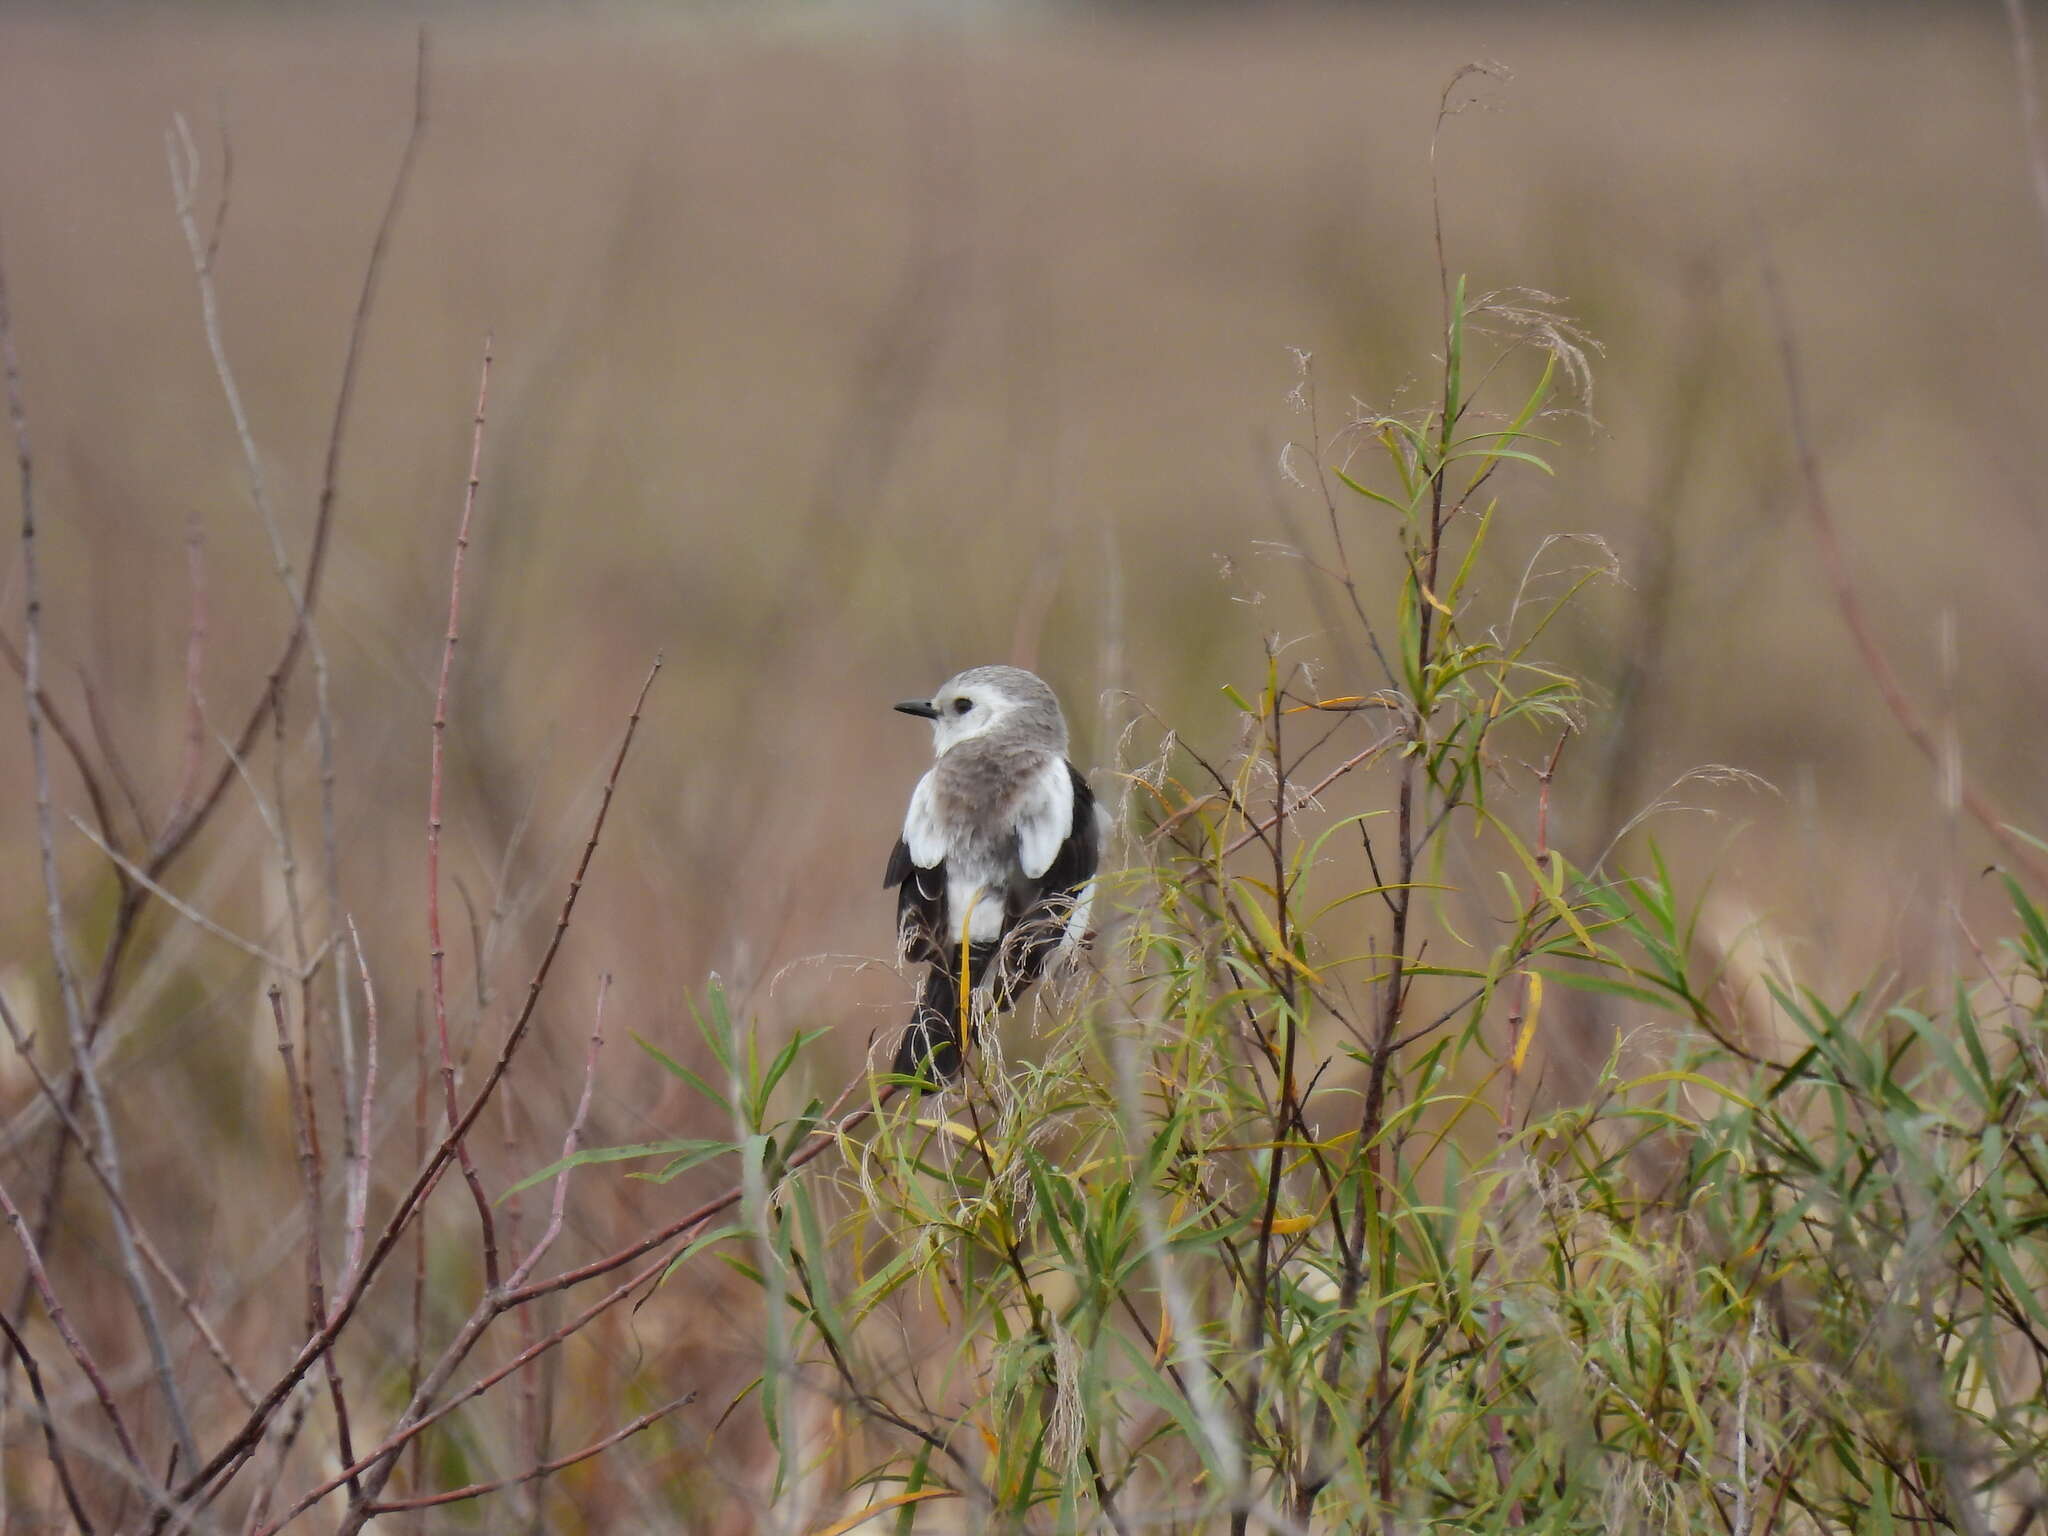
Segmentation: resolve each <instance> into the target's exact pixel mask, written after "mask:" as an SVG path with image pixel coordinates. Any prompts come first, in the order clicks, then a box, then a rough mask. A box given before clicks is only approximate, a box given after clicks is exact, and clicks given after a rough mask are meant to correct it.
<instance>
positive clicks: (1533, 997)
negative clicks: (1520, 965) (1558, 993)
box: [1508, 971, 1543, 1072]
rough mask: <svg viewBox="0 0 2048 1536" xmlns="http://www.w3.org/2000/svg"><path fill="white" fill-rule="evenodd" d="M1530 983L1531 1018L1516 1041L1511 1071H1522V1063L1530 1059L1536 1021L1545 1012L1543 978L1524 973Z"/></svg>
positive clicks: (1532, 973)
mask: <svg viewBox="0 0 2048 1536" xmlns="http://www.w3.org/2000/svg"><path fill="white" fill-rule="evenodd" d="M1523 974H1524V976H1525V978H1526V979H1527V981H1528V983H1529V1010H1528V1011H1529V1016H1528V1017H1527V1018H1525V1019H1524V1020H1522V1033H1521V1035H1520V1037H1519V1038H1518V1039H1517V1040H1516V1041H1515V1055H1514V1059H1513V1060H1512V1061H1511V1062H1509V1064H1508V1065H1509V1069H1510V1070H1512V1071H1515V1072H1519V1071H1521V1070H1522V1063H1523V1062H1525V1061H1527V1060H1528V1059H1529V1042H1530V1041H1532V1040H1534V1039H1535V1038H1536V1019H1537V1016H1538V1015H1539V1014H1541V1013H1542V1012H1543V978H1542V976H1541V975H1539V974H1538V973H1537V972H1535V971H1526V972H1524V973H1523Z"/></svg>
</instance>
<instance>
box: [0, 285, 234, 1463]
mask: <svg viewBox="0 0 2048 1536" xmlns="http://www.w3.org/2000/svg"><path fill="white" fill-rule="evenodd" d="M0 366H4V370H5V373H6V379H7V414H8V417H9V420H10V421H11V422H12V423H13V427H14V451H15V462H16V464H17V465H18V466H19V469H20V473H21V573H22V588H23V599H24V605H25V611H24V624H23V630H22V634H23V641H22V653H23V667H22V672H23V680H22V692H23V693H24V695H25V696H26V699H27V703H28V741H29V756H30V759H31V762H32V764H33V768H34V774H35V803H36V846H37V851H38V853H39V855H40V862H41V869H42V877H43V915H44V921H45V923H46V924H47V926H48V930H49V942H50V961H51V964H52V966H53V967H54V968H55V970H56V973H57V990H58V992H59V993H60V994H61V996H62V998H63V1002H64V1021H65V1027H66V1030H67V1032H68V1033H69V1035H70V1041H71V1053H72V1059H73V1061H75V1062H76V1063H77V1068H78V1075H79V1080H80V1082H81V1083H82V1084H83V1087H84V1091H85V1096H86V1100H87V1102H88V1103H89V1104H90V1106H91V1108H92V1114H93V1122H94V1124H93V1129H94V1132H95V1133H96V1134H97V1135H98V1137H99V1142H100V1146H99V1153H100V1159H101V1161H102V1162H103V1163H104V1164H105V1166H106V1172H107V1184H108V1188H109V1189H110V1190H112V1191H115V1192H119V1190H120V1188H121V1164H120V1154H119V1150H118V1148H117V1146H116V1143H115V1140H114V1124H113V1119H112V1116H111V1115H110V1114H109V1113H108V1111H107V1101H106V1097H105V1095H103V1094H102V1093H101V1092H100V1084H99V1075H98V1072H97V1071H96V1070H95V1068H94V1064H93V1056H92V1042H91V1038H90V1035H89V1033H88V1031H87V1029H86V1023H85V1009H84V1006H83V1004H82V1002H81V1001H80V998H79V995H78V980H77V977H76V975H75V974H74V973H73V971H72V968H71V942H70V938H69V936H68V934H67V933H66V931H65V924H64V892H63V885H62V882H61V881H60V880H59V878H58V875H57V849H56V831H55V825H56V816H55V813H54V811H53V809H52V807H51V798H50V757H49V748H48V746H47V744H46V743H45V742H44V740H43V704H42V699H43V679H42V656H43V624H42V613H43V608H42V584H41V576H40V570H39V566H38V561H37V558H36V500H35V467H34V461H33V459H32V457H31V455H30V453H29V439H28V414H27V411H26V409H25V408H24V406H23V404H22V394H21V366H20V363H19V362H18V361H17V359H16V357H15V353H14V330H13V325H12V317H11V315H10V314H9V310H8V303H7V282H6V276H5V274H4V273H0ZM110 1214H111V1216H112V1218H113V1227H114V1236H115V1239H116V1243H117V1246H118V1247H119V1249H120V1255H121V1273H122V1278H123V1279H124V1280H125V1281H126V1283H127V1286H128V1293H129V1296H130V1298H131V1299H132V1300H133V1302H134V1304H135V1315H136V1318H137V1320H138V1321H139V1322H140V1323H141V1325H142V1332H143V1336H144V1339H145V1340H146V1342H147V1344H148V1346H149V1354H150V1359H151V1363H152V1364H153V1365H154V1366H155V1368H156V1376H157V1384H158V1386H159V1387H160V1388H161V1389H162V1391H163V1397H164V1408H165V1412H166V1413H167V1415H168V1416H169V1418H170V1422H171V1430H172V1433H173V1434H174V1436H175V1437H176V1439H177V1443H178V1448H179V1451H180V1452H181V1453H182V1454H183V1455H184V1457H185V1459H186V1461H187V1462H188V1463H189V1462H193V1461H197V1460H198V1459H199V1452H198V1448H197V1447H196V1446H195V1445H194V1443H193V1440H192V1431H191V1428H190V1426H189V1425H187V1423H186V1422H185V1408H184V1404H183V1403H182V1402H181V1401H180V1399H179V1396H178V1384H177V1378H176V1377H175V1376H174V1375H173V1374H172V1371H171V1356H170V1351H169V1349H168V1348H167V1347H166V1346H165V1344H164V1337H163V1326H162V1324H161V1322H160V1321H159V1320H158V1318H157V1314H156V1301H155V1299H154V1298H153V1297H152V1296H151V1295H150V1290H149V1281H148V1280H147V1279H146V1278H144V1276H143V1273H142V1260H141V1258H140V1256H139V1255H138V1254H137V1253H136V1250H135V1239H134V1237H133V1235H132V1234H131V1233H130V1231H129V1228H128V1219H127V1217H126V1215H125V1214H124V1213H123V1211H122V1207H121V1204H120V1203H119V1202H118V1201H115V1202H112V1203H111V1211H110ZM10 1219H14V1218H13V1217H12V1216H10ZM22 1237H23V1241H24V1244H25V1245H26V1244H27V1238H28V1234H27V1232H26V1231H25V1230H24V1231H23V1233H22Z"/></svg>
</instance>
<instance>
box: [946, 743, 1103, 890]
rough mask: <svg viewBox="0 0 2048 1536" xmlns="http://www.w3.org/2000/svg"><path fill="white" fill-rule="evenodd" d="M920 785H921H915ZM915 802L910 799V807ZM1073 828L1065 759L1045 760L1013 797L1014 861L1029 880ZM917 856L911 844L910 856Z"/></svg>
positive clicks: (1056, 854) (1048, 861) (1070, 783)
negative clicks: (1014, 826)
mask: <svg viewBox="0 0 2048 1536" xmlns="http://www.w3.org/2000/svg"><path fill="white" fill-rule="evenodd" d="M919 787H920V788H922V786H919ZM915 807H916V802H915V800H914V799H913V801H912V809H913V811H914V810H915ZM1073 829H1074V779H1073V774H1072V772H1071V771H1070V770H1069V769H1068V767H1067V763H1066V759H1065V758H1062V757H1058V756H1054V757H1050V758H1048V759H1047V760H1046V764H1045V766H1044V767H1043V768H1041V769H1039V771H1038V772H1037V773H1036V774H1035V775H1033V776H1032V778H1031V780H1030V781H1029V782H1028V783H1027V784H1026V785H1025V786H1024V789H1023V792H1022V793H1021V794H1019V795H1018V797H1017V864H1018V867H1019V868H1021V869H1022V870H1023V871H1024V873H1025V874H1026V875H1029V876H1030V877H1031V878H1032V879H1033V880H1036V879H1037V878H1038V877H1039V876H1041V875H1043V874H1044V873H1045V872H1046V871H1047V870H1048V869H1051V868H1052V861H1053V860H1054V859H1056V858H1058V857H1059V852H1060V845H1061V844H1062V843H1064V842H1065V841H1066V840H1067V834H1068V833H1069V832H1071V831H1073ZM916 856H917V850H916V848H915V847H914V846H913V848H912V849H911V857H912V858H915V857H916Z"/></svg>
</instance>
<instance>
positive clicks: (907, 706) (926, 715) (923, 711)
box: [896, 699, 939, 720]
mask: <svg viewBox="0 0 2048 1536" xmlns="http://www.w3.org/2000/svg"><path fill="white" fill-rule="evenodd" d="M896 708H897V709H898V710H900V711H901V712H902V713H904V714H906V715H916V716H917V717H918V718H919V719H920V720H936V719H938V718H939V712H938V711H937V710H936V709H934V708H932V706H931V705H930V703H929V702H927V701H926V700H924V699H905V700H904V701H903V702H902V703H901V704H898V705H897V706H896Z"/></svg>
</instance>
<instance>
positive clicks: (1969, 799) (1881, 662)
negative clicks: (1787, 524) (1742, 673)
mask: <svg viewBox="0 0 2048 1536" xmlns="http://www.w3.org/2000/svg"><path fill="white" fill-rule="evenodd" d="M1764 291H1765V293H1766V294H1767V295H1768V296H1769V299H1770V305H1771V320H1772V323H1773V325H1774V327H1775V328H1776V330H1777V333H1778V354H1779V361H1780V363H1781V365H1782V366H1783V369H1784V373H1785V402H1786V418H1787V421H1788V423H1789V425H1790V426H1791V429H1792V443H1793V449H1794V452H1795V453H1796V454H1797V456H1798V460H1799V477H1800V479H1801V481H1802V482H1803V483H1804V486H1805V490H1806V509H1807V513H1808V515H1809V516H1810V517H1811V518H1812V520H1813V535H1814V543H1815V544H1816V545H1817V546H1818V548H1819V550H1820V559H1821V569H1822V572H1823V573H1824V574H1825V575H1826V577H1827V581H1828V586H1829V587H1830V588H1831V589H1832V590H1833V592H1834V595H1835V606H1836V607H1837V608H1839V609H1840V610H1841V614H1842V623H1843V624H1844V626H1846V627H1847V629H1848V631H1849V638H1850V639H1851V640H1853V641H1854V642H1855V644H1856V650H1857V654H1858V655H1859V656H1860V657H1861V658H1862V661H1863V669H1864V671H1866V672H1868V673H1869V674H1870V680H1871V681H1872V682H1874V683H1875V684H1877V690H1878V692H1879V693H1880V694H1882V695H1883V696H1884V702H1885V707H1886V708H1887V709H1889V710H1890V711H1891V713H1892V718H1893V719H1894V720H1896V721H1897V722H1898V724H1899V729H1901V730H1902V731H1904V732H1905V733H1906V736H1907V738H1908V739H1909V740H1911V741H1912V743H1913V745H1914V746H1915V747H1917V748H1919V749H1920V754H1921V755H1922V756H1923V757H1925V758H1926V759H1927V761H1928V763H1929V764H1930V765H1932V766H1933V767H1934V768H1935V769H1936V770H1937V771H1939V770H1940V769H1941V766H1942V750H1941V742H1940V741H1939V739H1937V737H1936V735H1935V733H1934V731H1933V729H1932V728H1931V727H1930V726H1929V725H1928V724H1927V722H1926V721H1925V720H1924V719H1922V718H1921V715H1920V711H1919V709H1918V708H1917V707H1915V705H1914V704H1913V701H1912V700H1911V699H1909V698H1908V697H1907V696H1906V690H1905V687H1904V685H1903V684H1901V683H1900V681H1899V675H1898V673H1897V672H1895V671H1893V670H1892V664H1891V658H1890V657H1888V656H1887V655H1886V654H1885V650H1884V646H1883V644H1882V643H1881V642H1880V641H1879V639H1878V637H1877V631H1876V629H1875V628H1874V627H1873V626H1872V625H1871V623H1870V618H1869V615H1868V614H1866V613H1865V612H1864V609H1863V598H1862V596H1861V594H1860V593H1859V592H1858V591H1857V589H1856V580H1855V577H1854V576H1852V575H1851V574H1850V571H1849V562H1848V559H1847V557H1846V556H1845V555H1844V554H1843V552H1842V542H1841V539H1840V537H1839V535H1838V534H1837V533H1836V531H1835V519H1834V514H1833V512H1831V511H1830V510H1829V507H1828V499H1827V490H1826V487H1825V486H1824V485H1823V484H1822V481H1821V473H1820V461H1819V459H1818V458H1817V457H1816V456H1815V454H1814V451H1813V441H1812V437H1811V435H1810V434H1809V431H1808V427H1807V417H1806V391H1805V387H1804V385H1803V383H1802V382H1801V379H1800V373H1799V349H1798V346H1797V344H1796V343H1795V341H1794V338H1793V335H1792V318H1791V312H1790V310H1789V309H1788V308H1787V306H1786V302H1785V294H1784V288H1783V285H1782V284H1781V283H1780V281H1779V278H1778V269H1777V267H1776V265H1775V264H1774V263H1773V262H1771V261H1770V260H1769V258H1768V257H1766V259H1765V261H1764ZM1956 788H1957V789H1958V791H1959V793H1960V797H1961V800H1962V806H1963V809H1964V810H1966V811H1968V812H1969V813H1970V817H1971V819H1972V820H1974V821H1975V822H1976V823H1977V825H1979V826H1980V827H1982V828H1983V829H1984V830H1985V831H1986V832H1988V833H1990V834H1991V837H1992V838H1993V840H1994V841H1996V842H1997V844H1998V846H1999V847H2001V848H2003V849H2004V850H2005V852H2006V853H2007V855H2008V856H2010V857H2011V859H2012V860H2013V862H2014V863H2016V864H2018V865H2019V866H2020V867H2021V868H2023V869H2025V870H2026V871H2027V873H2028V874H2029V875H2031V876H2032V877H2033V878H2034V879H2035V880H2036V881H2038V882H2039V883H2041V884H2042V885H2048V859H2043V858H2042V857H2041V855H2040V854H2038V853H2036V852H2035V851H2034V850H2033V849H2032V848H2031V847H2029V846H2028V845H2027V844H2026V843H2025V842H2024V841H2022V840H2021V839H2020V838H2018V837H2015V836H2014V835H2013V833H2012V829H2011V827H2010V826H2009V825H2008V822H2007V819H2006V817H2005V816H2004V815H2003V814H2001V813H2000V812H1999V810H1998V809H1997V807H1995V806H1993V805H1992V804H1991V802H1990V801H1989V800H1987V799H1985V797H1984V795H1983V793H1982V792H1981V791H1980V790H1979V789H1978V788H1977V787H1976V785H1974V784H1972V783H1971V782H1970V781H1969V780H1967V779H1964V780H1962V781H1961V782H1960V783H1959V784H1958V785H1957V786H1956Z"/></svg>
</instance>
